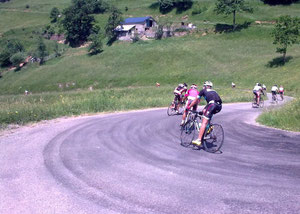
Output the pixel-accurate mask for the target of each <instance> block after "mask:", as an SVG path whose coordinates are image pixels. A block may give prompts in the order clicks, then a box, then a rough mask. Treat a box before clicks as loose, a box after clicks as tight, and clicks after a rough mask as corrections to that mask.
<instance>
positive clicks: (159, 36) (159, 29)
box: [155, 25, 164, 40]
mask: <svg viewBox="0 0 300 214" xmlns="http://www.w3.org/2000/svg"><path fill="white" fill-rule="evenodd" d="M163 28H164V27H163V25H158V27H157V29H156V32H155V39H156V40H161V39H162V37H163V35H164V29H163Z"/></svg>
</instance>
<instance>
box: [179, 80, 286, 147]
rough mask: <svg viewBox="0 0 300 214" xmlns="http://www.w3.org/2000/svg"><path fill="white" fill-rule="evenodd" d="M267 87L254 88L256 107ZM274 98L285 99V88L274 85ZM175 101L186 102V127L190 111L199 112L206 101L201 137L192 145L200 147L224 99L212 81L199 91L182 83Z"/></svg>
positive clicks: (262, 85)
mask: <svg viewBox="0 0 300 214" xmlns="http://www.w3.org/2000/svg"><path fill="white" fill-rule="evenodd" d="M266 90H267V87H266V86H265V85H264V84H261V83H256V84H255V86H254V88H253V94H254V95H255V98H256V105H257V106H259V102H260V99H261V95H265V92H266ZM271 92H272V96H276V95H277V94H280V95H281V97H282V99H283V94H284V88H283V86H282V85H281V86H280V87H279V88H278V87H277V85H273V86H272V88H271ZM174 95H175V97H174V101H173V103H183V101H185V110H184V112H183V115H182V120H181V123H180V125H181V126H184V125H185V121H186V117H187V113H188V111H189V110H190V109H192V110H193V111H197V106H198V104H199V103H200V100H201V98H202V97H203V98H204V99H205V100H206V106H205V107H204V109H203V111H201V112H199V114H202V124H201V127H200V130H199V135H198V138H197V139H196V140H193V141H192V144H194V145H197V146H200V145H201V144H202V142H201V139H202V137H203V135H204V132H205V128H206V126H207V124H208V122H209V121H210V120H211V118H212V116H213V115H214V114H217V113H218V112H220V111H221V110H222V99H221V98H220V96H219V94H218V93H217V92H216V91H215V90H213V83H212V82H211V81H205V82H204V84H203V86H202V88H201V89H198V86H197V85H196V84H192V85H191V86H190V89H188V85H187V84H186V83H180V84H179V85H178V86H177V87H176V88H175V89H174ZM175 108H176V109H175V110H176V112H177V113H178V111H179V105H175Z"/></svg>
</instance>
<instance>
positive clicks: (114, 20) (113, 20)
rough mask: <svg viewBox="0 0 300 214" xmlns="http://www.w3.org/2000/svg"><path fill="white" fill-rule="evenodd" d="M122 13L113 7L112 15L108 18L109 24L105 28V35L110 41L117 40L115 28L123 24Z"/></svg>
mask: <svg viewBox="0 0 300 214" xmlns="http://www.w3.org/2000/svg"><path fill="white" fill-rule="evenodd" d="M121 15H122V13H121V11H119V10H118V9H117V8H115V7H112V8H111V12H110V15H109V17H108V21H107V24H106V26H105V34H106V36H107V37H108V39H109V40H115V39H116V36H117V35H116V32H115V28H116V27H117V26H118V25H119V24H120V23H121V21H122V17H121Z"/></svg>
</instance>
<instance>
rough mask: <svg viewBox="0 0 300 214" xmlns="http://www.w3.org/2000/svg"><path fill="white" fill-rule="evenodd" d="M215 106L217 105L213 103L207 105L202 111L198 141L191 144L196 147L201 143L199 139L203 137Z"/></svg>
mask: <svg viewBox="0 0 300 214" xmlns="http://www.w3.org/2000/svg"><path fill="white" fill-rule="evenodd" d="M216 106H217V104H215V103H211V104H208V105H207V106H205V108H204V110H203V116H202V124H201V127H200V131H199V135H198V139H197V140H195V141H193V142H192V143H193V144H196V145H197V146H200V145H201V143H202V142H201V139H202V137H203V135H204V132H205V129H206V126H207V124H208V122H209V120H210V119H211V117H212V115H213V112H214V111H215V109H216Z"/></svg>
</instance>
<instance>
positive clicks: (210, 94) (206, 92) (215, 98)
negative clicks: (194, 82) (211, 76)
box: [198, 88, 222, 104]
mask: <svg viewBox="0 0 300 214" xmlns="http://www.w3.org/2000/svg"><path fill="white" fill-rule="evenodd" d="M201 97H204V99H205V100H206V102H207V103H211V102H215V103H218V104H222V100H221V98H220V97H219V95H218V93H217V92H216V91H215V90H213V89H210V88H208V89H202V90H201V91H200V92H199V94H198V98H199V99H200V98H201Z"/></svg>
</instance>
